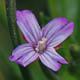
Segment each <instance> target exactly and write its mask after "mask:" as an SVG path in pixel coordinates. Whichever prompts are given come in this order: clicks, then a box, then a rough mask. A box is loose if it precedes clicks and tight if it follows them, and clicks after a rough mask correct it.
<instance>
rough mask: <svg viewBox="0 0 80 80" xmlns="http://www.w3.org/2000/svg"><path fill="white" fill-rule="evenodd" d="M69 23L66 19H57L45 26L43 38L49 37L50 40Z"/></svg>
mask: <svg viewBox="0 0 80 80" xmlns="http://www.w3.org/2000/svg"><path fill="white" fill-rule="evenodd" d="M67 23H68V20H67V19H66V18H61V17H59V18H55V19H53V20H52V21H50V22H49V23H48V24H47V25H45V27H44V29H43V36H44V37H47V38H48V39H49V38H50V37H51V36H52V35H54V34H55V33H56V32H58V31H59V30H60V29H61V28H63V27H64V26H65V25H66V24H67Z"/></svg>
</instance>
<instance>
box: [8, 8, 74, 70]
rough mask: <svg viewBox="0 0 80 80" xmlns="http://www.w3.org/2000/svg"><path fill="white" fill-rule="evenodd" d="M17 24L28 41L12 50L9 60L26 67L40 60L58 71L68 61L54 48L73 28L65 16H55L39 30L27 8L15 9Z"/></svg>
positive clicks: (72, 24)
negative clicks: (22, 9)
mask: <svg viewBox="0 0 80 80" xmlns="http://www.w3.org/2000/svg"><path fill="white" fill-rule="evenodd" d="M16 17H17V25H18V27H19V28H20V30H21V31H22V33H23V35H24V36H25V39H26V40H27V41H28V43H25V44H22V45H20V46H18V47H17V48H16V49H14V50H13V52H12V56H10V58H9V59H10V61H13V62H16V63H18V64H21V65H22V66H24V67H26V66H27V65H29V64H30V63H32V62H34V61H36V60H37V59H40V61H41V62H42V63H43V64H44V65H45V66H47V67H48V68H50V69H52V70H53V71H58V70H59V69H60V68H61V64H68V62H67V61H66V60H65V59H64V58H63V57H61V56H60V55H59V54H58V53H57V52H56V50H55V47H56V46H58V45H60V44H61V43H62V42H63V41H64V40H65V39H66V38H68V37H69V36H70V35H71V34H72V32H73V28H74V23H73V22H69V21H68V20H67V19H66V18H62V17H59V18H55V19H53V20H52V21H50V22H49V23H48V24H47V25H45V26H44V28H43V29H42V30H41V28H40V25H39V24H38V22H37V19H36V17H35V16H34V14H33V13H32V12H31V11H29V10H24V11H16Z"/></svg>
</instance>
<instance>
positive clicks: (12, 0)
mask: <svg viewBox="0 0 80 80" xmlns="http://www.w3.org/2000/svg"><path fill="white" fill-rule="evenodd" d="M5 2H6V13H7V19H8V29H9V32H10V38H11V41H12V44H13V47H14V48H15V47H16V46H17V45H19V44H20V40H19V34H18V28H17V25H16V15H15V13H16V0H5Z"/></svg>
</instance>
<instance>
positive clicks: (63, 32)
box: [47, 22, 74, 47]
mask: <svg viewBox="0 0 80 80" xmlns="http://www.w3.org/2000/svg"><path fill="white" fill-rule="evenodd" d="M73 28H74V23H73V22H71V23H69V24H67V25H66V26H65V27H63V28H62V29H60V30H59V31H58V32H56V34H55V35H52V36H51V37H50V38H49V39H48V41H47V45H49V46H53V47H56V46H58V45H59V44H61V43H62V42H63V41H64V40H65V39H66V38H68V37H69V36H70V35H71V34H72V32H73ZM50 35H51V34H50Z"/></svg>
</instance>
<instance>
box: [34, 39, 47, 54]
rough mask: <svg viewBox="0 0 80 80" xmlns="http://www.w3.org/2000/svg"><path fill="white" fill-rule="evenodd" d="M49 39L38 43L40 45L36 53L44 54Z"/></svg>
mask: <svg viewBox="0 0 80 80" xmlns="http://www.w3.org/2000/svg"><path fill="white" fill-rule="evenodd" d="M46 41H47V38H42V40H41V41H39V42H38V45H37V46H36V48H35V51H36V52H39V53H43V52H44V50H45V48H46Z"/></svg>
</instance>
